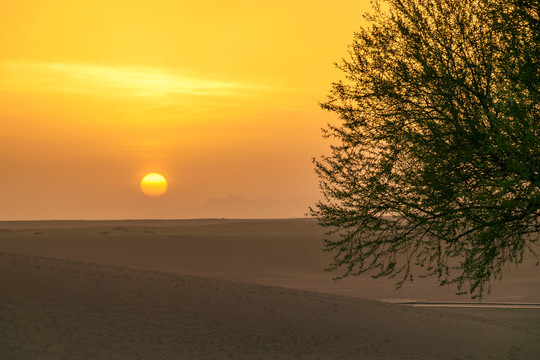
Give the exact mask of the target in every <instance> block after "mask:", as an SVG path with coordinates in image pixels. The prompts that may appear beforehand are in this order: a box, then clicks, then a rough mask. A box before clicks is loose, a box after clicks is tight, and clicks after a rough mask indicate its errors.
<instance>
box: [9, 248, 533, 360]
mask: <svg viewBox="0 0 540 360" xmlns="http://www.w3.org/2000/svg"><path fill="white" fill-rule="evenodd" d="M0 274H2V278H1V280H0V286H1V289H2V292H1V293H0V308H1V310H0V317H1V321H0V327H2V329H1V333H2V334H3V336H2V337H0V349H3V350H2V351H3V355H2V359H6V360H9V359H43V360H47V359H89V358H92V359H229V358H230V359H397V358H399V359H537V356H538V354H540V328H539V327H535V326H525V325H522V324H518V323H514V322H505V321H500V320H489V319H482V318H478V317H475V316H467V315H460V314H453V313H445V312H437V311H430V310H425V309H416V308H412V307H406V306H404V305H395V304H387V303H381V302H376V301H370V300H362V299H355V298H350V297H341V296H337V295H332V294H321V293H313V292H307V291H302V290H294V289H286V288H280V287H270V286H263V285H254V284H245V283H240V282H234V281H226V280H218V279H209V278H202V277H193V276H180V275H177V274H170V273H164V272H156V271H147V270H139V269H130V268H125V267H119V266H112V265H110V266H106V265H98V264H92V263H84V262H76V261H69V260H61V259H52V258H46V257H37V256H24V255H16V254H9V253H1V254H0Z"/></svg>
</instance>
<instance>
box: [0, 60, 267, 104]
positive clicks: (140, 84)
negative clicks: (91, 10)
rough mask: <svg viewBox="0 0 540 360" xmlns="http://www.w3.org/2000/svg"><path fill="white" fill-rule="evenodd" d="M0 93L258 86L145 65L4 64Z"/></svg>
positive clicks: (237, 90) (134, 92) (138, 92)
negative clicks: (189, 74)
mask: <svg viewBox="0 0 540 360" xmlns="http://www.w3.org/2000/svg"><path fill="white" fill-rule="evenodd" d="M0 75H1V77H0V90H4V91H46V92H51V91H52V92H63V93H86V94H95V95H102V96H130V97H133V96H136V97H152V96H167V95H194V96H217V97H222V96H238V95H241V94H242V93H246V92H248V91H250V90H254V89H257V88H258V87H257V86H254V85H250V84H241V83H237V82H230V81H222V80H216V79H211V78H209V77H204V76H188V75H182V74H179V73H177V72H174V71H170V70H165V69H159V68H155V67H146V66H104V65H93V64H79V63H59V62H54V63H44V62H4V63H2V64H0Z"/></svg>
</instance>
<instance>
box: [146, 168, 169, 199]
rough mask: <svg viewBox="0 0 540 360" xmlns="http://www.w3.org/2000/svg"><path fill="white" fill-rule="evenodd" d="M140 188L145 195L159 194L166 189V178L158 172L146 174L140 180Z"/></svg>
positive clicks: (153, 195)
mask: <svg viewBox="0 0 540 360" xmlns="http://www.w3.org/2000/svg"><path fill="white" fill-rule="evenodd" d="M141 190H142V192H143V193H144V194H145V195H146V196H150V197H157V196H161V195H163V194H164V193H165V191H167V180H165V178H164V177H163V175H161V174H158V173H150V174H147V175H145V176H144V177H143V178H142V180H141Z"/></svg>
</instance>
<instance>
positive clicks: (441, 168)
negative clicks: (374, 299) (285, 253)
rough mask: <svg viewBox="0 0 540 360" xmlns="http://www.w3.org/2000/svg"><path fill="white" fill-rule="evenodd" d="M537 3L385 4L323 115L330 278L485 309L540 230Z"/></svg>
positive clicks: (319, 163) (318, 211) (323, 221)
mask: <svg viewBox="0 0 540 360" xmlns="http://www.w3.org/2000/svg"><path fill="white" fill-rule="evenodd" d="M538 4H539V3H538V1H537V0H530V1H527V0H511V1H504V0H460V1H455V0H386V1H385V5H386V6H385V7H386V8H387V10H384V11H383V10H381V8H382V7H381V6H380V4H379V3H378V2H375V3H374V13H373V14H371V15H366V21H367V23H368V25H367V26H366V27H364V28H362V29H361V30H360V31H359V32H358V33H356V34H355V37H354V42H353V44H352V45H351V47H350V49H349V54H350V58H348V59H344V60H342V62H341V63H340V64H337V67H338V68H339V69H340V70H342V71H343V73H344V75H345V78H344V79H343V80H341V81H339V82H336V83H333V84H332V91H331V94H330V95H329V97H328V100H327V101H326V102H324V103H322V104H321V106H322V108H324V109H326V110H329V111H331V112H334V113H336V114H337V115H338V121H336V123H330V124H328V126H327V127H326V128H325V129H324V136H326V137H328V138H330V139H331V144H332V145H331V146H330V148H331V152H330V154H329V155H327V156H322V157H321V158H320V159H318V160H317V159H314V164H315V170H316V173H317V174H318V176H319V179H320V187H321V192H322V194H323V195H324V200H322V201H319V202H318V203H317V204H316V205H315V206H314V207H313V208H311V209H310V212H311V215H313V216H315V217H316V218H317V219H318V221H319V224H320V225H322V226H323V227H325V228H327V230H328V231H327V236H326V238H325V239H324V250H326V251H329V252H332V253H333V255H334V260H333V263H332V264H331V265H330V266H329V269H328V270H331V271H335V270H341V271H342V272H341V275H339V276H337V278H342V277H345V276H350V275H353V276H354V275H360V274H363V273H370V274H371V275H373V276H374V277H390V278H395V279H397V286H401V285H402V284H403V283H404V282H405V281H412V280H413V278H414V276H417V275H418V276H437V278H438V280H439V282H440V284H441V285H445V284H454V285H455V286H457V290H458V291H459V292H460V293H466V292H469V293H470V294H471V296H472V297H473V298H474V297H477V296H481V295H482V293H484V292H485V291H486V290H487V291H489V284H490V281H491V280H493V279H499V278H500V277H501V276H502V270H503V268H504V266H505V265H507V264H509V263H516V264H518V263H521V262H522V261H523V259H524V256H525V255H527V254H529V253H531V252H532V253H533V254H534V247H535V246H536V243H537V241H538V231H539V230H540V119H539V111H540V105H539V89H538V83H539V82H538V80H539V73H538V62H539V61H538V60H539V44H540V41H539V40H540V39H539V36H540V27H539V5H538Z"/></svg>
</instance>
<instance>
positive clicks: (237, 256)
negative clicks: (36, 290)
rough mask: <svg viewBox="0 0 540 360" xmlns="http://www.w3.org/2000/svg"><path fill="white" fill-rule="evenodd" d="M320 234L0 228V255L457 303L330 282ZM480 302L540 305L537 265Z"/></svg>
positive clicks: (423, 292) (142, 226)
mask: <svg viewBox="0 0 540 360" xmlns="http://www.w3.org/2000/svg"><path fill="white" fill-rule="evenodd" d="M323 233H324V232H323V230H322V229H321V228H320V227H319V226H317V224H316V222H315V221H314V220H312V219H287V220H221V219H215V220H169V221H166V220H146V221H41V222H0V251H5V252H12V253H19V254H27V255H39V256H48V257H54V258H63V259H71V260H77V261H85V262H92V263H98V264H110V265H120V266H126V267H132V268H139V269H146V270H159V271H166V272H171V273H175V274H180V275H195V276H206V277H213V278H219V279H226V280H235V281H243V282H249V283H256V284H264V285H276V286H284V287H290V288H295V289H302V290H310V291H318V292H327V293H333V294H339V295H346V296H354V297H360V298H368V299H414V300H422V301H424V300H427V301H463V297H458V296H456V295H455V289H453V288H451V287H444V288H441V287H439V286H438V284H437V283H436V282H435V281H434V280H433V279H417V280H416V281H414V282H413V283H412V284H409V283H408V284H406V285H405V286H404V287H403V288H402V289H400V290H395V289H394V282H393V281H391V280H385V279H378V280H374V279H372V278H370V277H368V276H363V277H357V278H351V279H345V280H342V281H338V282H336V281H333V280H332V279H331V277H332V274H329V273H327V272H325V271H324V268H325V267H326V266H327V265H328V264H329V262H330V260H331V255H330V254H327V253H323V252H322V251H321V247H322V241H321V238H322V237H323ZM485 300H486V301H498V302H513V301H516V302H540V267H536V266H534V264H533V263H530V264H523V265H521V266H520V267H518V268H515V269H514V268H509V269H508V271H507V272H506V273H505V274H504V277H503V280H502V281H500V282H495V283H493V289H492V293H491V294H490V295H489V296H486V298H485Z"/></svg>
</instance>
